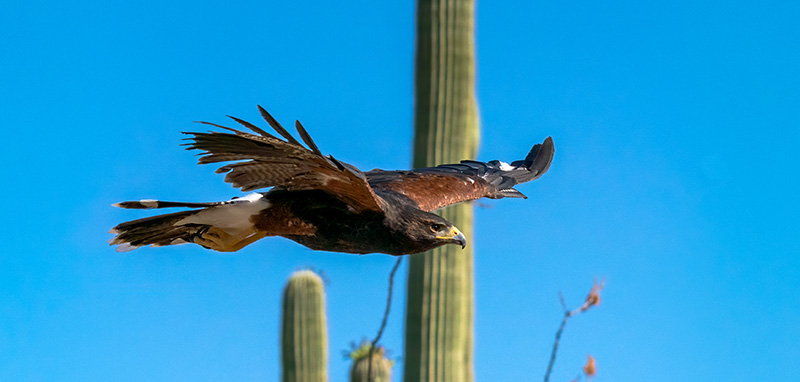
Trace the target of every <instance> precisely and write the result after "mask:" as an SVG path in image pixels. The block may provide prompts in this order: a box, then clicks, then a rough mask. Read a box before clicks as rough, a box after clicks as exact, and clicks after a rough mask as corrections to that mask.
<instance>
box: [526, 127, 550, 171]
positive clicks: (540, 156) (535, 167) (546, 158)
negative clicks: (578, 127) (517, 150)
mask: <svg viewBox="0 0 800 382" xmlns="http://www.w3.org/2000/svg"><path fill="white" fill-rule="evenodd" d="M555 152H556V149H555V146H554V145H553V137H547V138H545V140H544V141H543V142H542V143H537V144H536V145H534V146H533V148H531V151H530V152H529V153H528V156H527V157H526V158H525V164H526V167H528V170H530V171H531V172H532V173H534V174H536V175H535V178H533V179H536V178H538V177H540V176H541V175H542V174H544V173H545V172H547V170H548V169H550V165H551V164H552V163H553V155H554V154H555Z"/></svg>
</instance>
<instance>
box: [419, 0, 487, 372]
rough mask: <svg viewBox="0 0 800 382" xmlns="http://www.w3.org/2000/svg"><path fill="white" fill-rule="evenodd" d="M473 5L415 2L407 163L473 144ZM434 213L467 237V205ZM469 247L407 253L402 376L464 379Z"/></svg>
mask: <svg viewBox="0 0 800 382" xmlns="http://www.w3.org/2000/svg"><path fill="white" fill-rule="evenodd" d="M473 26H474V2H473V1H472V0H450V1H447V2H445V1H436V0H419V1H418V4H417V47H416V89H415V92H416V93H415V94H416V110H415V121H414V122H415V131H414V167H425V166H433V165H438V164H442V163H458V161H460V160H462V159H473V158H474V157H475V155H476V151H477V147H478V139H479V138H478V135H479V130H478V111H477V105H476V102H475V59H474V54H475V53H474V51H475V48H474V27H473ZM441 215H442V216H443V217H445V218H446V219H447V220H449V221H451V222H452V223H453V224H455V225H456V226H457V227H458V228H459V229H460V230H461V231H462V232H464V235H466V236H467V239H470V238H471V237H472V206H471V205H470V204H462V205H457V206H452V207H448V208H446V209H444V210H442V211H441ZM472 278H473V276H472V249H471V246H469V245H468V246H467V249H466V250H462V249H461V248H459V247H457V246H454V245H446V246H444V247H440V248H438V249H435V250H433V251H429V252H426V253H422V254H418V255H412V256H411V260H410V264H409V275H408V292H407V298H408V301H407V304H406V344H405V356H404V357H403V358H404V374H403V377H404V380H405V381H406V382H417V381H456V382H463V381H467V382H469V381H472V380H473V368H472V358H473V357H472V315H473V308H472V300H473V297H472Z"/></svg>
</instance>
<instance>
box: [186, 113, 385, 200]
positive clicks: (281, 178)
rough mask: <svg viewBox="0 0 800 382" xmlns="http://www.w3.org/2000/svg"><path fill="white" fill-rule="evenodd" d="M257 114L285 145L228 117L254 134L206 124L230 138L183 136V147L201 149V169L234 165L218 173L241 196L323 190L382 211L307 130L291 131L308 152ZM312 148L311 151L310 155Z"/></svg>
mask: <svg viewBox="0 0 800 382" xmlns="http://www.w3.org/2000/svg"><path fill="white" fill-rule="evenodd" d="M258 110H259V111H260V112H261V115H262V116H263V117H264V119H265V120H266V121H267V123H269V125H270V126H272V128H273V129H275V131H277V132H278V134H280V135H281V136H282V137H283V138H284V139H285V140H282V139H279V138H277V137H275V136H273V135H271V134H269V133H267V132H266V131H264V130H262V129H261V128H259V127H257V126H255V125H253V124H251V123H249V122H246V121H243V120H241V119H238V118H236V117H230V118H231V119H233V120H234V121H236V122H238V123H239V124H241V125H242V126H244V127H247V128H248V129H250V130H252V131H253V132H255V133H256V134H251V133H247V132H243V131H239V130H236V129H232V128H229V127H225V126H220V125H217V124H214V123H210V122H200V123H204V124H207V125H212V126H216V127H219V128H222V129H225V130H228V131H230V132H231V133H222V132H216V131H212V132H208V133H193V132H189V133H184V134H189V135H191V136H192V137H190V138H186V140H188V141H190V142H189V143H185V144H184V145H185V146H188V148H187V150H201V151H202V152H201V153H200V154H198V155H200V159H198V163H199V164H207V163H219V162H232V163H228V164H225V165H223V166H222V167H220V168H219V169H217V171H216V172H217V173H228V174H227V175H226V176H225V181H226V182H228V183H231V184H232V185H233V186H234V187H238V188H241V189H242V191H250V190H255V189H259V188H265V187H273V186H276V187H280V188H283V189H286V190H289V191H299V190H322V191H325V192H328V193H329V194H331V195H333V196H335V197H336V198H338V199H339V200H342V201H343V202H345V203H347V204H348V205H350V206H351V207H353V208H354V209H355V210H356V211H368V210H373V211H381V205H382V204H383V203H384V202H383V200H382V199H380V197H378V196H377V195H375V193H374V192H373V191H372V188H371V187H370V185H369V184H368V183H367V180H366V178H365V176H364V174H363V173H362V172H361V171H359V170H358V169H357V168H356V167H354V166H353V165H350V164H347V163H344V162H341V161H338V160H336V159H334V158H333V157H332V156H330V155H329V156H327V157H326V156H323V155H322V153H321V152H320V151H319V149H318V148H317V145H316V144H314V141H312V140H311V137H310V136H309V135H308V133H307V132H306V130H305V129H304V128H303V126H302V125H300V122H296V124H295V126H296V128H297V132H298V133H299V134H300V137H301V138H302V139H303V142H305V144H306V145H307V146H308V147H309V148H306V147H304V146H303V145H302V144H300V142H298V141H297V140H296V139H295V138H294V137H292V135H291V134H289V132H288V131H286V129H284V128H283V126H281V125H280V124H279V123H278V122H277V121H276V120H275V119H274V118H273V117H272V116H271V115H270V114H269V113H267V111H266V110H264V108H262V107H261V106H259V107H258ZM309 149H310V150H309Z"/></svg>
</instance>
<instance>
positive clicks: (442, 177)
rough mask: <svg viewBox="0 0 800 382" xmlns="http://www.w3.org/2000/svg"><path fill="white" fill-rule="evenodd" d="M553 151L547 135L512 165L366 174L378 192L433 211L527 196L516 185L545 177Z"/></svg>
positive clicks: (496, 163)
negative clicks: (476, 202)
mask: <svg viewBox="0 0 800 382" xmlns="http://www.w3.org/2000/svg"><path fill="white" fill-rule="evenodd" d="M554 152H555V148H554V147H553V139H552V138H550V137H547V139H545V140H544V142H542V143H540V144H536V145H534V146H533V148H532V149H531V151H530V152H529V153H528V155H527V157H526V158H525V159H523V160H518V161H514V162H511V164H507V163H503V162H500V161H497V160H494V161H491V162H488V163H484V162H478V161H471V160H465V161H461V163H459V164H445V165H440V166H436V167H427V168H419V169H414V170H411V171H383V170H372V171H369V172H367V173H366V176H367V180H368V181H369V184H370V185H371V186H372V188H373V189H375V190H376V191H378V190H380V191H389V192H396V193H399V194H402V195H405V196H406V197H408V198H410V199H411V200H413V201H414V202H416V203H417V205H418V206H419V208H420V209H422V210H424V211H433V210H437V209H439V208H442V207H446V206H449V205H451V204H455V203H460V202H464V201H467V200H474V199H479V198H483V197H487V198H492V199H500V198H503V197H511V198H525V195H523V194H522V193H521V192H519V191H517V190H515V189H514V188H513V187H514V186H515V185H517V184H519V183H524V182H528V181H531V180H534V179H536V178H538V177H540V176H542V174H544V173H545V172H546V171H547V169H549V168H550V163H551V162H552V161H553V154H554Z"/></svg>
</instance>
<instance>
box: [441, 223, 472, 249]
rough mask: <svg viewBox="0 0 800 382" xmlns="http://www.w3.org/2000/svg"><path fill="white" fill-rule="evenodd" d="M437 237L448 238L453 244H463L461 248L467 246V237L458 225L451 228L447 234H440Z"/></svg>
mask: <svg viewBox="0 0 800 382" xmlns="http://www.w3.org/2000/svg"><path fill="white" fill-rule="evenodd" d="M437 239H442V240H448V241H449V242H450V243H453V244H461V249H464V248H466V247H467V238H466V237H464V234H463V233H461V231H459V230H458V228H456V227H453V228H452V229H450V232H448V233H447V235H446V236H439V237H437Z"/></svg>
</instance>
